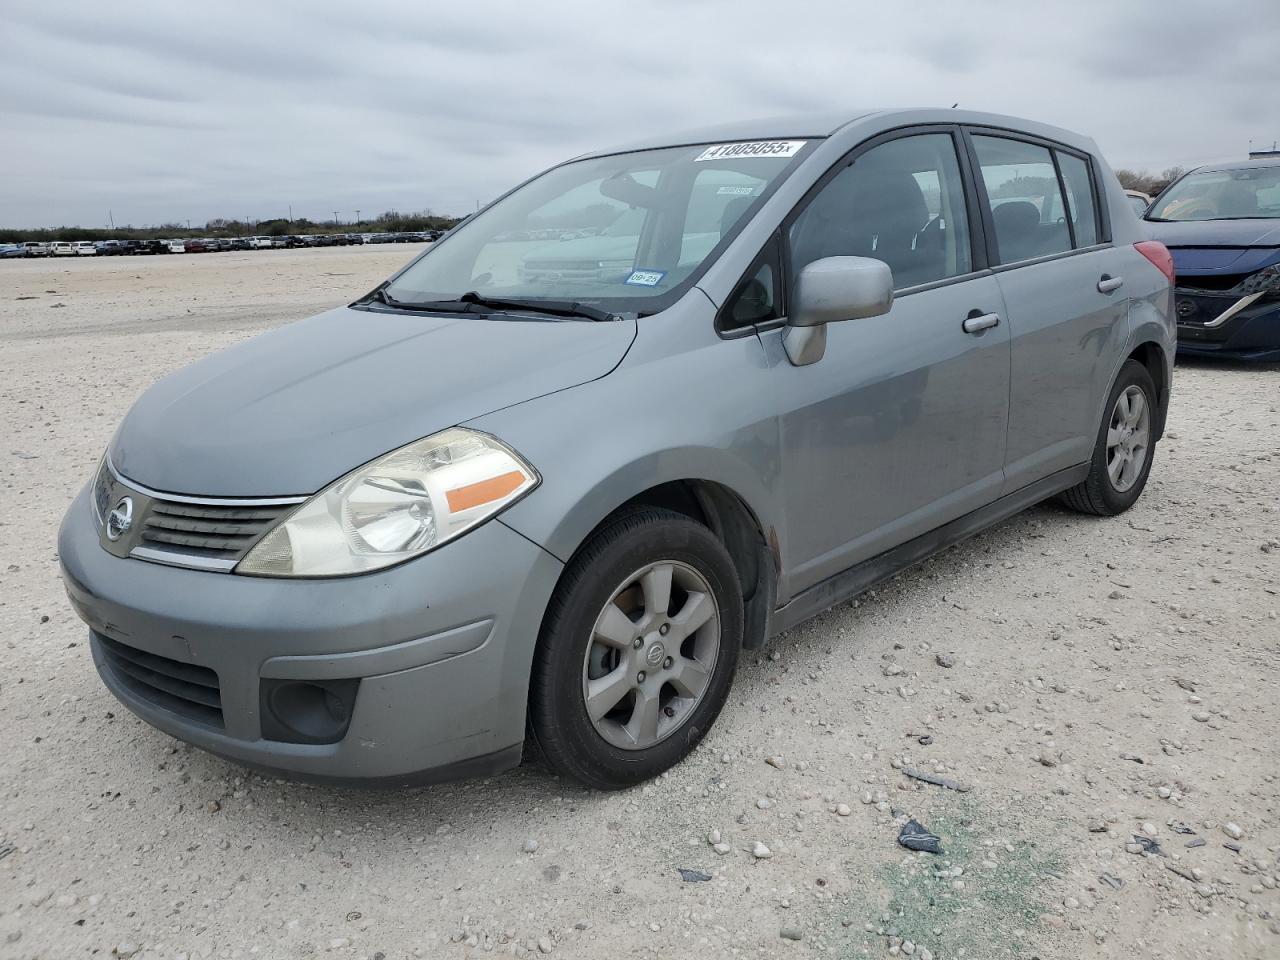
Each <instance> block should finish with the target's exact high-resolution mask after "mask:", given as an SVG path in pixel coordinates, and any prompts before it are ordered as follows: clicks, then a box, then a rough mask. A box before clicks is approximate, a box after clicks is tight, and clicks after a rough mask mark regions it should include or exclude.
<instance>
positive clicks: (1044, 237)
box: [973, 136, 1071, 263]
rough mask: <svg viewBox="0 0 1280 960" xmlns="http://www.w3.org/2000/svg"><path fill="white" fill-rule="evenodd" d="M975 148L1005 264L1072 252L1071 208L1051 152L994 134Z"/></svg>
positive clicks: (981, 138)
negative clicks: (1069, 213)
mask: <svg viewBox="0 0 1280 960" xmlns="http://www.w3.org/2000/svg"><path fill="white" fill-rule="evenodd" d="M973 146H974V149H975V150H976V151H977V154H978V166H979V167H980V168H981V170H982V182H983V183H984V184H985V185H986V188H987V198H988V200H989V201H990V203H991V219H992V222H993V223H994V224H995V232H996V246H997V248H998V250H999V256H1000V262H1001V263H1017V262H1018V261H1020V260H1033V259H1035V258H1036V257H1045V256H1049V255H1051V254H1055V253H1065V252H1066V251H1068V250H1070V249H1071V233H1070V231H1069V230H1068V229H1067V214H1066V210H1067V208H1066V205H1065V204H1064V203H1063V199H1062V190H1061V188H1060V186H1059V184H1058V171H1057V168H1056V167H1054V165H1053V156H1052V155H1051V154H1050V153H1049V150H1048V149H1047V148H1045V147H1041V146H1038V145H1037V144H1034V143H1024V142H1022V141H1020V140H1008V139H1005V138H1004V137H990V136H975V137H974V138H973Z"/></svg>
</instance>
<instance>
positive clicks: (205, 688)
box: [93, 633, 222, 729]
mask: <svg viewBox="0 0 1280 960" xmlns="http://www.w3.org/2000/svg"><path fill="white" fill-rule="evenodd" d="M93 638H94V640H95V641H97V643H98V645H99V647H100V649H101V650H102V655H103V659H104V661H105V662H106V664H107V666H108V667H109V668H110V669H111V671H112V673H113V674H114V675H115V677H116V679H117V680H118V681H119V682H120V683H121V684H122V685H123V686H124V687H125V688H126V689H128V690H129V691H130V692H131V693H133V694H134V695H135V696H137V697H138V698H139V699H142V700H145V701H147V702H148V703H151V704H153V705H155V706H157V707H160V708H161V709H163V710H168V711H169V712H170V713H176V714H177V715H178V716H180V717H183V718H185V719H187V720H192V721H194V722H196V723H200V724H203V725H204V726H207V727H216V728H218V729H221V728H222V693H221V691H220V690H219V688H218V675H217V674H216V673H214V672H213V671H212V670H210V669H209V668H208V667H201V666H197V665H196V664H193V663H183V662H181V661H179V660H170V659H169V658H168V657H162V656H159V655H158V654H154V653H147V652H146V651H144V650H137V649H135V648H134V647H130V646H127V645H126V644H123V643H118V642H117V641H115V640H112V639H111V638H110V637H105V636H103V635H102V634H100V633H94V635H93Z"/></svg>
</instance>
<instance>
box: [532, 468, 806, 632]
mask: <svg viewBox="0 0 1280 960" xmlns="http://www.w3.org/2000/svg"><path fill="white" fill-rule="evenodd" d="M531 505H532V504H531ZM637 505H644V506H654V507H662V508H665V509H668V510H672V511H674V512H676V513H680V514H682V515H684V516H687V517H689V518H690V519H692V520H694V521H695V522H697V523H700V524H702V525H703V526H705V527H707V528H708V529H709V530H711V532H712V533H714V534H715V535H716V537H717V538H718V539H719V540H720V542H721V543H722V544H724V546H725V549H726V550H727V551H728V553H729V556H730V557H731V558H732V560H733V564H734V567H735V569H736V570H737V572H738V579H739V582H740V584H741V587H742V596H743V601H744V636H743V645H744V646H745V647H747V648H749V649H753V648H757V647H760V646H762V645H763V644H764V642H765V640H766V638H767V634H768V624H769V618H770V616H771V615H772V613H773V610H774V608H775V607H776V605H777V587H778V570H779V557H780V552H781V551H780V547H779V543H778V532H777V528H776V526H774V525H773V524H772V523H770V522H769V521H768V520H767V519H765V517H764V516H762V514H761V511H760V510H759V509H757V507H755V506H753V504H752V503H751V502H749V501H748V499H747V497H745V496H743V495H742V493H741V492H740V489H739V487H738V485H736V484H730V483H728V482H726V481H725V479H724V478H718V479H712V478H710V477H708V476H706V475H705V473H704V474H703V475H702V476H697V475H693V476H673V477H670V478H660V477H658V476H655V475H654V473H653V472H652V470H643V469H640V468H638V467H637V466H635V465H633V466H632V467H629V468H623V469H620V470H618V471H617V472H615V473H614V474H613V475H612V476H611V477H609V478H607V479H605V480H604V481H602V482H601V483H599V484H597V485H596V486H595V487H594V488H592V489H591V490H590V491H588V492H587V493H585V494H584V495H583V496H582V497H580V498H579V499H578V500H577V502H576V503H574V504H573V505H572V506H571V507H570V508H569V509H568V510H566V511H565V513H564V515H563V517H562V519H561V521H560V523H558V524H557V525H556V526H555V529H554V530H551V531H548V532H547V533H548V535H547V536H546V538H545V542H543V539H542V538H539V537H535V536H533V535H532V533H531V532H530V531H527V530H524V529H521V525H520V523H519V518H513V520H515V522H509V525H511V526H512V527H513V528H514V529H516V530H517V532H520V533H522V534H523V535H525V536H527V537H529V538H530V539H534V540H535V541H536V542H540V543H542V545H543V546H544V548H545V549H547V550H548V551H549V552H551V553H553V554H555V555H556V556H557V557H558V558H560V559H561V560H562V561H564V563H565V565H566V567H567V566H568V564H569V563H570V562H571V560H572V559H573V556H574V555H575V554H576V553H577V552H578V551H579V550H580V549H581V548H582V547H583V545H584V544H586V543H587V542H588V541H589V540H590V539H591V537H592V535H593V534H594V533H595V532H596V531H597V530H599V529H600V527H601V526H602V525H604V524H605V523H607V522H608V521H609V520H610V519H611V518H612V517H613V516H615V515H616V514H617V513H618V512H619V511H622V510H625V509H627V508H630V507H634V506H637Z"/></svg>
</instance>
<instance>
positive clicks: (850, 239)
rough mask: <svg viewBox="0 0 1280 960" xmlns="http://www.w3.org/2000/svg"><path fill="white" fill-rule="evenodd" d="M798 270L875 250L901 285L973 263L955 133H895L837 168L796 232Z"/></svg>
mask: <svg viewBox="0 0 1280 960" xmlns="http://www.w3.org/2000/svg"><path fill="white" fill-rule="evenodd" d="M788 241H789V244H790V248H791V273H790V278H791V279H792V280H794V278H795V276H796V274H798V273H799V272H800V270H802V269H803V268H804V267H805V266H806V265H807V264H810V263H812V262H813V261H814V260H821V259H822V258H824V257H872V258H874V259H876V260H882V261H884V262H885V263H887V264H888V265H889V269H891V270H892V271H893V286H894V288H895V289H898V290H901V289H902V288H904V287H913V286H916V285H918V284H922V283H930V282H932V281H935V280H943V279H946V278H947V277H956V276H960V275H962V274H966V273H969V272H970V270H971V269H972V260H971V251H970V245H969V220H968V213H967V208H966V204H965V197H964V182H963V180H962V178H961V176H960V163H959V160H958V159H957V157H956V147H955V140H954V139H953V138H952V136H951V134H949V133H925V134H915V135H911V136H905V137H901V138H899V139H897V140H890V141H888V142H887V143H882V144H880V145H878V146H876V147H872V148H871V149H870V150H868V151H867V152H866V153H864V154H862V155H861V156H859V157H858V158H857V159H856V160H855V161H854V162H853V163H852V164H850V165H849V166H847V167H845V168H844V169H843V170H841V171H840V172H839V173H837V174H836V175H835V177H833V178H832V179H831V180H830V181H829V182H828V183H827V184H826V186H824V187H823V188H822V190H821V191H820V192H819V193H818V194H817V195H816V196H815V197H814V198H813V199H812V200H811V201H810V203H809V205H808V206H807V207H806V208H805V209H804V211H803V212H802V213H801V214H800V215H799V216H798V217H797V218H796V219H795V221H794V222H793V223H792V225H791V229H790V231H789V232H788Z"/></svg>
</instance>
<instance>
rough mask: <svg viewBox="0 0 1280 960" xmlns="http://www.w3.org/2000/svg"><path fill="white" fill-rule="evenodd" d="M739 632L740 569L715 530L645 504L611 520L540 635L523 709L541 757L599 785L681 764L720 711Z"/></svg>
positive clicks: (582, 557) (583, 555) (577, 562)
mask: <svg viewBox="0 0 1280 960" xmlns="http://www.w3.org/2000/svg"><path fill="white" fill-rule="evenodd" d="M742 630H743V610H742V590H741V585H740V584H739V582H738V577H737V572H736V570H735V569H734V566H733V561H732V559H731V558H730V557H729V554H728V552H727V551H726V550H725V548H724V545H723V544H721V543H720V541H719V540H718V539H717V538H716V537H715V536H714V535H713V534H712V533H711V531H710V530H708V529H707V528H706V527H704V526H702V525H700V524H698V523H695V522H693V521H692V520H690V519H689V518H687V517H685V516H683V515H681V514H678V513H675V512H672V511H669V510H660V509H655V508H648V507H642V508H637V509H635V510H629V511H626V512H624V513H621V514H619V515H618V516H616V517H614V518H613V519H612V520H610V521H608V522H606V524H605V525H604V526H603V527H601V529H600V530H598V531H597V532H596V533H595V534H593V535H592V537H591V539H590V540H589V541H588V542H587V544H586V545H585V546H584V547H583V548H582V549H581V550H580V551H579V552H578V554H577V555H576V556H575V557H574V559H573V561H572V562H571V563H570V564H569V567H568V568H567V569H566V570H565V573H564V576H563V577H562V578H561V582H560V585H559V586H558V587H557V588H556V593H555V596H554V597H553V598H552V601H551V605H550V607H549V609H548V613H547V618H546V622H545V623H544V624H543V629H542V634H541V636H540V637H539V640H538V651H537V654H536V656H535V659H534V665H533V667H534V668H533V678H532V683H531V687H530V696H529V715H530V725H531V727H532V732H533V735H534V737H535V739H536V740H537V743H538V746H539V747H540V748H541V750H542V753H543V755H544V756H545V757H546V758H547V760H548V761H549V762H550V764H551V765H552V767H554V768H555V769H556V770H557V771H558V772H559V773H562V774H564V775H566V776H569V777H572V778H574V779H576V780H579V781H581V782H582V783H584V784H586V785H588V786H591V787H596V788H598V789H602V790H613V789H618V788H621V787H626V786H630V785H632V784H635V783H639V782H640V781H643V780H647V779H649V778H651V777H654V776H657V775H658V774H659V773H662V771H664V770H666V769H668V768H669V767H671V766H673V765H674V764H676V763H678V762H679V761H680V760H681V759H683V758H684V756H685V755H686V754H688V753H689V751H690V750H692V749H693V748H694V746H695V745H696V744H697V743H698V741H699V740H700V739H701V738H702V737H703V735H704V734H705V733H706V732H707V730H708V729H709V728H710V726H711V724H712V723H713V722H714V721H715V719H716V716H717V715H718V714H719V713H720V709H721V707H723V706H724V702H725V699H726V697H727V696H728V694H729V686H730V684H731V683H732V681H733V673H734V670H735V668H736V667H737V663H738V653H739V651H740V649H741V646H742Z"/></svg>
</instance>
